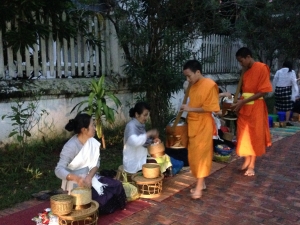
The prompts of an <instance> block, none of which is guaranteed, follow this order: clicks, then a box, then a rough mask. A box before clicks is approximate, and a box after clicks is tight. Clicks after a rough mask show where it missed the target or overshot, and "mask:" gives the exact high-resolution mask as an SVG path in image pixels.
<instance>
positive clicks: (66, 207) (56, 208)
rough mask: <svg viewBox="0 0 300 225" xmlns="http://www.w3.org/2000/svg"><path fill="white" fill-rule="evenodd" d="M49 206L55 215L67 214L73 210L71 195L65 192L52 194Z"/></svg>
mask: <svg viewBox="0 0 300 225" xmlns="http://www.w3.org/2000/svg"><path fill="white" fill-rule="evenodd" d="M50 207H51V211H52V213H53V214H55V215H58V216H61V215H67V214H69V213H70V212H72V210H73V196H71V195H67V194H59V195H53V196H51V198H50Z"/></svg>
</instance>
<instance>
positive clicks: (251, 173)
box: [244, 168, 255, 177]
mask: <svg viewBox="0 0 300 225" xmlns="http://www.w3.org/2000/svg"><path fill="white" fill-rule="evenodd" d="M244 175H245V176H248V177H251V176H254V175H255V171H254V169H253V168H248V169H247V171H246V172H245V174H244Z"/></svg>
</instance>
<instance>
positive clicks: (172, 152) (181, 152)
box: [165, 148, 189, 166]
mask: <svg viewBox="0 0 300 225" xmlns="http://www.w3.org/2000/svg"><path fill="white" fill-rule="evenodd" d="M165 153H166V154H168V155H169V156H170V157H172V158H174V159H177V160H180V161H182V162H183V166H189V161H188V152H187V149H186V148H181V149H172V148H165Z"/></svg>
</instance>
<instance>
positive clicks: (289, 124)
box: [286, 122, 294, 127]
mask: <svg viewBox="0 0 300 225" xmlns="http://www.w3.org/2000/svg"><path fill="white" fill-rule="evenodd" d="M286 125H287V126H290V127H292V126H294V124H292V123H290V122H287V123H286Z"/></svg>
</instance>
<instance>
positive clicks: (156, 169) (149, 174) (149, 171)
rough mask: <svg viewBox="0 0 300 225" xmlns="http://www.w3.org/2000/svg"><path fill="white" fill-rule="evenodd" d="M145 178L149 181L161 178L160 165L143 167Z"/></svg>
mask: <svg viewBox="0 0 300 225" xmlns="http://www.w3.org/2000/svg"><path fill="white" fill-rule="evenodd" d="M142 172H143V176H144V177H145V178H148V179H152V178H157V177H159V176H160V174H161V173H160V166H159V164H158V163H146V164H144V165H143V167H142Z"/></svg>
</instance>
